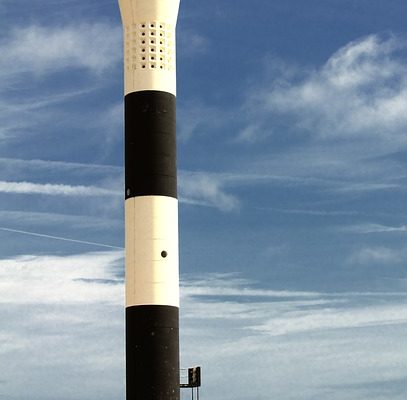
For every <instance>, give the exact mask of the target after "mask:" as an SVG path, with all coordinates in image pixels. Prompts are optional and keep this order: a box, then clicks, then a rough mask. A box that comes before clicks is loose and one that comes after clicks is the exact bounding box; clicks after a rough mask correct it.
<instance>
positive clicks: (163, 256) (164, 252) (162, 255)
mask: <svg viewBox="0 0 407 400" xmlns="http://www.w3.org/2000/svg"><path fill="white" fill-rule="evenodd" d="M167 256H168V253H167V252H166V251H165V250H163V251H162V252H161V257H162V258H165V257H167Z"/></svg>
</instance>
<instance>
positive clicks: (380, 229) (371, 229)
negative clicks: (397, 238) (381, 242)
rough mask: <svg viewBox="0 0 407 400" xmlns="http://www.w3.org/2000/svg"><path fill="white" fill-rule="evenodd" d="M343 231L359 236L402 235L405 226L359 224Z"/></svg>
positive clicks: (406, 227)
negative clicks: (377, 234)
mask: <svg viewBox="0 0 407 400" xmlns="http://www.w3.org/2000/svg"><path fill="white" fill-rule="evenodd" d="M342 230H344V231H348V232H353V233H359V234H368V233H404V232H407V226H406V225H399V226H388V225H381V224H360V225H351V226H348V227H344V228H342Z"/></svg>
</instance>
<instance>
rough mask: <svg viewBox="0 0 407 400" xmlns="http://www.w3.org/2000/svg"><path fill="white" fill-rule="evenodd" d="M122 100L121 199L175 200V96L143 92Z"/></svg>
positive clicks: (132, 94)
mask: <svg viewBox="0 0 407 400" xmlns="http://www.w3.org/2000/svg"><path fill="white" fill-rule="evenodd" d="M124 101H125V106H124V109H125V188H126V190H125V198H126V199H128V198H130V197H136V196H149V195H158V196H169V197H175V198H177V162H176V159H177V156H176V136H175V118H176V117H175V111H176V110H175V107H176V105H175V96H174V95H173V94H171V93H167V92H160V91H153V90H151V91H150V90H146V91H140V92H132V93H129V94H127V95H126V97H125V100H124Z"/></svg>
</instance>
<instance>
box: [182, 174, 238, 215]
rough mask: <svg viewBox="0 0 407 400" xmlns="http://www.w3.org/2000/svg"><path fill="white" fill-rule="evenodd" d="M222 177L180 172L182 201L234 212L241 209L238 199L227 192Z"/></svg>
mask: <svg viewBox="0 0 407 400" xmlns="http://www.w3.org/2000/svg"><path fill="white" fill-rule="evenodd" d="M224 186H225V181H224V180H223V179H222V175H218V174H211V173H206V172H190V171H181V172H180V200H181V201H182V202H183V203H186V204H192V205H201V206H207V207H216V208H219V209H220V210H222V211H232V210H236V209H237V208H238V207H239V201H238V199H237V198H236V197H234V196H233V195H231V194H228V193H226V192H225V189H224Z"/></svg>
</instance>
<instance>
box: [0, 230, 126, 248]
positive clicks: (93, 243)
mask: <svg viewBox="0 0 407 400" xmlns="http://www.w3.org/2000/svg"><path fill="white" fill-rule="evenodd" d="M0 230H2V231H6V232H14V233H22V234H24V235H31V236H37V237H43V238H47V239H55V240H63V241H65V242H73V243H81V244H88V245H91V246H99V247H107V248H109V249H119V250H123V247H119V246H111V245H109V244H103V243H96V242H87V241H85V240H76V239H69V238H64V237H60V236H51V235H44V234H43V233H36V232H27V231H20V230H18V229H11V228H6V227H3V226H0Z"/></svg>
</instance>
